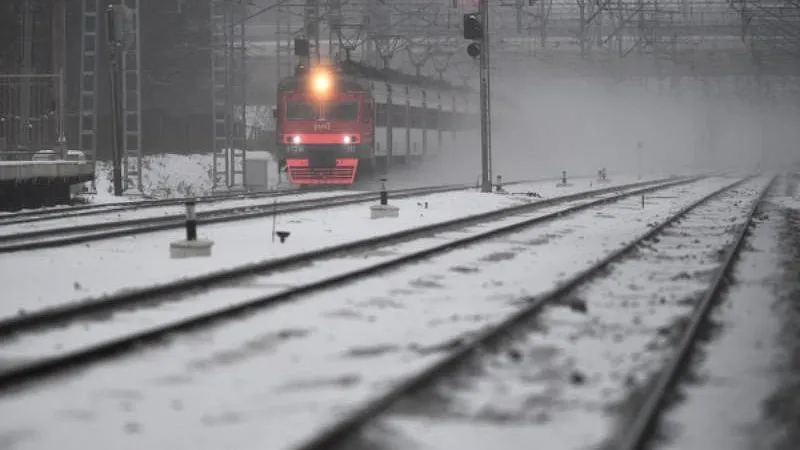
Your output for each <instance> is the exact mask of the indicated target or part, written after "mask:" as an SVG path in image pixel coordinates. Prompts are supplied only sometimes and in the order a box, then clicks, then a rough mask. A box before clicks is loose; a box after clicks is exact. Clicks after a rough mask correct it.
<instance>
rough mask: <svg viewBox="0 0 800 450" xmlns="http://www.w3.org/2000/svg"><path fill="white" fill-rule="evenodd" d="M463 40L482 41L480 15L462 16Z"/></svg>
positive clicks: (469, 14)
mask: <svg viewBox="0 0 800 450" xmlns="http://www.w3.org/2000/svg"><path fill="white" fill-rule="evenodd" d="M464 39H469V40H472V41H478V40H481V39H483V22H481V16H480V14H478V13H467V14H464Z"/></svg>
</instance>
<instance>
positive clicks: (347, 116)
mask: <svg viewBox="0 0 800 450" xmlns="http://www.w3.org/2000/svg"><path fill="white" fill-rule="evenodd" d="M326 109H327V111H326V112H327V114H326V116H327V119H328V120H358V103H357V102H335V103H332V104H329V105H327V107H326Z"/></svg>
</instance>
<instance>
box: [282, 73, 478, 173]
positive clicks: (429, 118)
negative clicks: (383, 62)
mask: <svg viewBox="0 0 800 450" xmlns="http://www.w3.org/2000/svg"><path fill="white" fill-rule="evenodd" d="M377 86H378V87H377V88H376V83H374V82H373V81H371V80H370V79H369V78H366V77H364V76H359V75H358V74H356V75H354V74H352V73H347V72H345V71H343V70H342V68H340V67H339V68H334V67H327V66H318V67H312V68H304V67H298V70H297V72H296V73H295V74H294V75H293V76H291V77H287V78H285V79H283V80H281V81H280V83H279V85H278V97H277V98H278V101H277V106H276V108H275V111H274V115H275V117H276V119H277V126H276V140H277V142H276V144H277V157H278V160H279V162H280V165H281V166H282V168H283V170H285V171H286V172H287V173H288V178H289V181H290V183H292V184H295V185H323V184H328V185H336V184H338V185H344V184H352V183H354V182H355V181H356V178H357V177H361V176H364V175H368V174H371V173H373V171H374V170H375V169H376V168H385V167H387V160H391V161H392V162H406V161H409V160H411V159H413V158H415V157H420V158H421V157H423V156H424V155H425V154H426V153H428V151H429V150H433V149H441V148H442V146H443V144H442V142H443V138H442V133H443V132H445V131H451V132H452V135H453V137H455V133H456V132H457V131H459V130H461V129H466V128H469V127H471V126H473V125H474V124H472V123H470V122H471V121H476V120H477V114H476V113H475V112H476V111H475V109H476V107H477V102H473V103H474V105H473V108H472V109H473V110H472V111H471V110H470V108H469V101H468V96H471V93H467V91H461V92H460V93H459V94H456V93H453V92H446V93H445V97H444V98H445V100H451V101H449V102H448V101H442V92H441V90H435V91H433V90H427V91H426V90H424V89H421V88H419V87H414V88H409V86H408V85H398V84H390V83H388V82H383V83H378V84H377ZM433 94H435V95H433ZM447 94H450V95H449V96H448V95H447ZM448 97H449V99H448ZM457 98H460V99H461V100H462V103H463V106H462V107H461V112H457V111H456V109H457ZM430 133H437V134H438V139H434V138H429V134H430ZM434 141H435V144H434Z"/></svg>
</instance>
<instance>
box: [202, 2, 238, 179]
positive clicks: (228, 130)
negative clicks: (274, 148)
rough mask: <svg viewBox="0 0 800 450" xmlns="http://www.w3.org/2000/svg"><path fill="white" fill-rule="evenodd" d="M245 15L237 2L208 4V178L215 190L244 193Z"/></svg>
mask: <svg viewBox="0 0 800 450" xmlns="http://www.w3.org/2000/svg"><path fill="white" fill-rule="evenodd" d="M244 12H245V6H243V5H242V3H241V2H239V1H233V0H211V26H212V36H211V37H212V41H211V83H212V87H211V89H212V110H213V131H212V133H213V141H214V142H213V153H212V154H213V156H212V162H211V177H212V189H214V190H225V189H243V188H244V186H245V170H244V167H245V159H246V148H245V147H246V132H247V131H246V129H247V104H246V100H245V84H246V79H247V77H246V73H245V59H246V46H245V25H244V21H243V18H244V17H245V15H244V14H243V13H244ZM220 159H222V161H220ZM220 162H222V168H220Z"/></svg>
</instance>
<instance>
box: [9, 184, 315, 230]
mask: <svg viewBox="0 0 800 450" xmlns="http://www.w3.org/2000/svg"><path fill="white" fill-rule="evenodd" d="M320 191H323V192H324V190H314V191H301V190H295V189H292V190H286V191H270V192H255V193H250V192H248V193H226V194H214V195H205V196H199V197H195V198H194V200H195V201H196V202H197V203H198V204H206V203H216V202H222V201H230V200H245V199H260V198H280V197H285V196H288V195H303V194H306V193H312V192H320ZM189 199H190V197H184V198H168V199H147V200H137V201H130V202H114V203H102V204H91V205H75V206H64V207H56V208H48V209H43V210H39V209H36V210H31V211H23V212H16V213H5V214H0V226H5V225H21V224H28V223H36V222H42V221H47V220H53V219H64V218H71V217H72V218H74V217H90V216H95V215H99V214H108V213H112V212H121V211H132V210H141V209H151V208H161V207H165V206H181V205H183V204H184V203H186V201H187V200H189Z"/></svg>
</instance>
